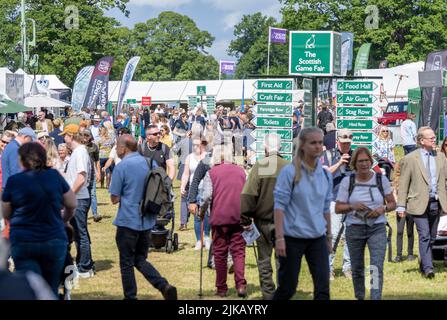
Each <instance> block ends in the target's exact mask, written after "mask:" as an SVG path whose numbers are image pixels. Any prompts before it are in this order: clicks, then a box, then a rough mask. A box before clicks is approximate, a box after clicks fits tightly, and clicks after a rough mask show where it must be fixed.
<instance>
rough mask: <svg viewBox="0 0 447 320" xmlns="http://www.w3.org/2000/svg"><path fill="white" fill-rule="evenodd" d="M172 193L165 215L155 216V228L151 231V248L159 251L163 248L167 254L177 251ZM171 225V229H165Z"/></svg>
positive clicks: (172, 193)
mask: <svg viewBox="0 0 447 320" xmlns="http://www.w3.org/2000/svg"><path fill="white" fill-rule="evenodd" d="M174 199H175V197H174V192H173V190H171V192H170V208H169V210H167V211H166V212H165V213H161V214H160V215H158V216H157V220H156V222H155V226H154V227H153V228H152V230H151V247H153V248H155V249H157V250H159V249H161V248H163V247H164V250H165V251H166V252H167V253H172V252H174V251H177V250H178V233H175V232H174V230H175V229H174V228H175V210H174ZM169 222H172V223H171V228H170V229H166V228H165V227H166V226H167V225H168V224H169Z"/></svg>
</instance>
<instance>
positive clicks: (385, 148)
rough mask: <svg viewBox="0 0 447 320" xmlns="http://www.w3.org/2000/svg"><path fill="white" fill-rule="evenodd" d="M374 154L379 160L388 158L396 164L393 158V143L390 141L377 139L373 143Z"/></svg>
mask: <svg viewBox="0 0 447 320" xmlns="http://www.w3.org/2000/svg"><path fill="white" fill-rule="evenodd" d="M374 148H375V150H374V154H376V155H377V156H378V157H379V158H388V160H389V161H391V162H393V163H394V162H396V160H395V158H394V142H393V140H391V139H388V140H382V139H377V140H376V141H374V143H373V149H374Z"/></svg>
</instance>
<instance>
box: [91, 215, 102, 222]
mask: <svg viewBox="0 0 447 320" xmlns="http://www.w3.org/2000/svg"><path fill="white" fill-rule="evenodd" d="M101 220H102V216H101V215H100V214H98V215H96V216H94V217H93V221H95V222H99V221H101Z"/></svg>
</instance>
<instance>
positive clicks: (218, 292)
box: [214, 291, 227, 298]
mask: <svg viewBox="0 0 447 320" xmlns="http://www.w3.org/2000/svg"><path fill="white" fill-rule="evenodd" d="M214 295H215V296H218V297H221V298H225V297H226V296H227V292H226V291H216V293H215V294H214Z"/></svg>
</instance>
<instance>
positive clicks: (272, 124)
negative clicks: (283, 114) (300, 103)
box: [251, 117, 292, 128]
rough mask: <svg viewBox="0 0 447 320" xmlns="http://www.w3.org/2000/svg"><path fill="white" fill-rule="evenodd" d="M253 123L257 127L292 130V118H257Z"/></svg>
mask: <svg viewBox="0 0 447 320" xmlns="http://www.w3.org/2000/svg"><path fill="white" fill-rule="evenodd" d="M251 123H252V124H253V125H255V126H256V127H268V128H292V118H274V117H255V118H253V119H252V120H251Z"/></svg>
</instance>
